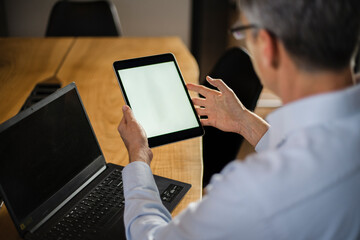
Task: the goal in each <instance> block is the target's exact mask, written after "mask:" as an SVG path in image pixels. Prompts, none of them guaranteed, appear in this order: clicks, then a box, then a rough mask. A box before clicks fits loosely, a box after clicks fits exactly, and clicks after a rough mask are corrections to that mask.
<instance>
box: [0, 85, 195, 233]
mask: <svg viewBox="0 0 360 240" xmlns="http://www.w3.org/2000/svg"><path fill="white" fill-rule="evenodd" d="M0 153H1V158H0V195H1V196H2V197H3V199H4V202H5V205H6V207H7V209H8V211H9V213H10V216H11V218H12V220H13V222H14V224H15V226H16V229H17V231H18V233H19V235H20V236H21V237H22V238H24V239H37V240H39V239H125V229H124V222H123V213H124V205H125V201H124V196H123V190H122V178H121V170H122V169H123V167H122V166H118V165H115V164H111V163H106V161H105V158H104V155H103V153H102V151H101V149H100V146H99V143H98V141H97V139H96V136H95V134H94V131H93V129H92V127H91V124H90V121H89V119H88V116H87V114H86V112H85V109H84V106H83V104H82V101H81V99H80V96H79V93H78V90H77V88H76V85H75V83H71V84H69V85H68V86H66V87H64V88H62V89H59V90H58V91H56V92H55V93H53V94H51V95H50V96H48V97H46V98H45V99H43V100H41V101H40V102H38V103H36V104H34V105H32V106H31V107H29V108H28V109H26V110H24V111H22V112H20V113H19V114H17V115H16V116H14V117H13V118H11V119H9V120H8V121H6V122H4V123H2V124H1V125H0ZM154 179H155V181H156V184H157V186H158V189H159V193H160V197H161V199H162V201H163V204H164V206H165V207H166V208H167V209H168V210H169V211H170V212H171V211H172V210H173V209H174V208H175V206H176V205H177V204H178V203H179V202H180V200H181V199H182V198H183V197H184V195H185V194H186V192H187V191H188V190H189V189H190V187H191V185H190V184H187V183H183V182H179V181H175V180H172V179H167V178H164V177H160V176H156V175H154Z"/></svg>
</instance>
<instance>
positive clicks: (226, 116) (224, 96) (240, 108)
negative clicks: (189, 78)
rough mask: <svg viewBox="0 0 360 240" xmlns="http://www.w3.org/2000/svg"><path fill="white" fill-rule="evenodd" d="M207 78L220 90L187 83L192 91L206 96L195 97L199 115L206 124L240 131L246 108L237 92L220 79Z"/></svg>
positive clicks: (194, 100) (221, 128)
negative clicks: (203, 117)
mask: <svg viewBox="0 0 360 240" xmlns="http://www.w3.org/2000/svg"><path fill="white" fill-rule="evenodd" d="M206 80H207V81H208V82H209V83H210V84H211V85H213V86H214V87H216V88H217V89H219V91H216V90H213V89H210V88H207V87H204V86H201V85H195V84H191V83H190V84H187V88H188V89H189V90H190V91H195V92H197V93H199V94H201V95H202V96H204V97H205V98H193V99H192V101H193V103H194V105H195V106H197V107H196V111H197V113H198V115H199V116H207V119H201V123H202V124H203V125H204V126H213V127H216V128H218V129H220V130H222V131H225V132H235V133H240V132H239V131H240V126H239V123H240V122H241V119H242V118H243V116H244V112H245V111H246V108H245V107H244V105H243V104H242V103H241V102H240V100H239V99H238V98H237V96H236V95H235V93H234V92H233V91H232V90H231V89H230V88H229V87H228V86H227V85H226V84H225V83H224V82H223V81H222V80H220V79H212V78H211V77H209V76H208V77H206Z"/></svg>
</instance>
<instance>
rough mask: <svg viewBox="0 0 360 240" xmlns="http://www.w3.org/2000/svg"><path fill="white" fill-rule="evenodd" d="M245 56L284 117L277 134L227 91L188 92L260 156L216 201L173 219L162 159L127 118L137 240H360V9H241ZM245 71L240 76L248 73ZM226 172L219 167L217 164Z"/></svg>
mask: <svg viewBox="0 0 360 240" xmlns="http://www.w3.org/2000/svg"><path fill="white" fill-rule="evenodd" d="M240 2H241V5H240V6H241V9H242V11H243V17H242V23H243V24H244V26H242V27H239V28H237V29H236V30H234V32H235V34H237V35H239V34H240V31H241V30H244V34H245V40H246V45H247V48H248V51H249V53H250V55H251V56H252V62H253V65H254V67H255V69H256V71H257V74H258V75H259V77H260V79H261V81H262V83H263V85H264V86H265V87H266V88H268V89H270V90H272V91H273V92H275V93H276V94H277V95H278V96H279V97H280V98H281V99H282V101H283V103H284V106H283V107H282V108H280V109H278V110H276V111H275V112H273V113H272V114H271V115H270V116H269V117H268V119H267V120H268V123H267V122H265V121H264V120H262V119H261V118H259V117H258V116H256V115H255V114H253V113H251V112H250V111H248V110H247V109H245V108H244V107H243V105H242V103H241V102H240V101H239V100H238V99H237V97H236V96H235V94H234V93H233V92H232V90H231V89H229V88H228V87H227V86H226V85H225V84H224V83H223V82H222V81H221V80H219V79H211V78H210V77H208V78H207V80H208V81H209V83H210V84H212V85H213V86H215V87H217V88H218V91H215V90H210V89H207V88H205V87H203V86H197V85H194V84H189V85H188V89H189V90H191V91H195V92H198V93H200V94H201V95H203V96H205V98H204V99H201V98H194V99H193V102H194V104H195V105H196V106H197V112H198V114H199V115H200V116H207V117H208V118H207V119H203V120H202V123H203V124H204V125H211V126H214V127H217V128H219V129H221V130H223V131H231V132H236V133H239V134H242V135H243V136H244V137H245V139H247V140H248V141H249V142H250V143H251V144H252V145H254V146H256V150H257V153H256V154H253V155H251V156H249V157H247V158H246V159H245V160H244V161H237V160H235V161H233V162H231V163H230V164H228V165H227V166H226V167H225V168H224V169H223V171H222V172H221V174H218V175H215V176H214V177H213V178H212V180H211V182H210V184H209V186H208V187H207V195H206V196H204V198H203V199H202V200H201V201H199V202H197V203H193V204H190V205H189V206H188V208H187V209H186V210H185V211H183V212H182V213H181V214H179V215H178V216H177V217H175V218H174V219H171V215H170V214H169V213H168V212H167V211H166V209H165V208H164V207H163V206H162V204H161V201H160V198H159V193H158V191H157V188H156V185H155V183H154V181H153V178H152V175H151V170H150V168H149V165H150V162H151V159H152V152H151V150H150V149H149V147H148V145H147V141H146V136H145V133H144V131H143V129H142V128H141V126H139V125H138V123H137V122H136V120H135V118H134V116H133V114H132V112H131V110H130V108H129V107H127V106H124V107H123V113H124V118H123V119H122V121H121V123H120V125H119V129H118V130H119V132H120V134H121V137H122V138H123V140H124V142H125V145H126V147H127V149H128V152H129V159H130V164H129V165H128V166H126V167H125V168H124V171H123V180H124V194H125V199H126V202H125V205H126V207H125V227H126V231H127V237H128V238H129V239H207V240H209V239H359V237H360V85H356V84H355V78H354V76H353V73H352V71H351V69H352V66H351V65H352V64H351V60H352V59H353V55H354V53H355V51H356V45H357V43H358V41H359V32H360V1H358V0H312V1H308V0H293V1H289V0H241V1H240ZM239 67H241V66H239ZM219 161H221V159H219Z"/></svg>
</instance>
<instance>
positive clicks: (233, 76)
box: [203, 47, 262, 186]
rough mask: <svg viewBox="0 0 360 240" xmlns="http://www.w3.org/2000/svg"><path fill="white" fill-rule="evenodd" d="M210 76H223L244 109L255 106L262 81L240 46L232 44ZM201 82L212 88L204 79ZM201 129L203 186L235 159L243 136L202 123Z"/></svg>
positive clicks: (221, 77) (251, 108) (250, 108)
mask: <svg viewBox="0 0 360 240" xmlns="http://www.w3.org/2000/svg"><path fill="white" fill-rule="evenodd" d="M209 76H211V77H212V78H220V79H222V80H223V81H224V82H225V83H226V84H227V85H228V86H229V87H230V88H231V89H232V90H233V91H234V93H235V94H236V95H237V97H238V98H239V99H240V101H241V102H242V103H243V104H244V106H245V107H246V108H247V109H249V110H251V111H253V110H254V109H255V107H256V103H257V100H258V99H259V96H260V93H261V90H262V84H261V83H260V80H259V78H258V76H257V75H256V73H255V71H254V68H253V66H252V63H251V60H250V57H249V56H248V54H247V53H246V52H244V51H243V50H242V49H240V48H238V47H234V48H231V49H229V50H227V51H226V52H225V54H224V55H223V56H222V57H221V58H220V59H219V60H218V62H217V63H216V64H215V66H214V68H213V69H212V71H211V72H210V73H209ZM203 85H204V86H206V87H209V88H212V89H214V87H213V86H211V85H210V84H209V83H208V82H207V81H205V82H204V83H203ZM204 129H205V135H204V136H203V163H204V177H203V186H206V185H207V184H208V183H209V181H210V178H211V176H212V175H213V174H215V173H218V172H220V171H221V169H223V167H224V166H225V165H226V164H227V163H229V162H230V161H232V160H234V159H235V158H236V156H237V153H238V151H239V148H240V146H241V143H242V142H243V140H244V138H243V137H242V136H241V135H239V134H236V133H229V132H223V131H221V130H218V129H216V128H214V127H210V126H205V127H204Z"/></svg>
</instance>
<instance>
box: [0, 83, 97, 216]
mask: <svg viewBox="0 0 360 240" xmlns="http://www.w3.org/2000/svg"><path fill="white" fill-rule="evenodd" d="M0 153H1V157H0V184H1V186H2V188H3V191H4V192H5V193H6V196H7V198H8V201H9V202H10V203H11V205H12V208H13V211H14V213H15V215H16V216H17V218H18V219H19V220H21V219H23V218H24V217H26V216H27V215H28V214H30V213H31V212H32V211H33V210H34V209H36V208H37V207H38V206H40V204H42V203H43V202H45V201H46V200H47V199H49V198H50V197H51V196H52V195H53V194H54V193H55V192H57V191H58V190H59V189H60V188H62V187H63V186H64V185H65V184H66V183H67V182H68V181H70V180H71V179H72V178H74V177H75V176H76V175H77V174H79V172H80V171H81V170H83V169H84V168H85V167H86V166H88V165H89V164H90V163H91V162H92V161H93V160H94V159H96V158H98V157H99V156H100V155H101V150H100V148H99V145H98V143H97V140H96V138H95V136H94V133H93V131H92V128H91V126H90V124H89V122H88V119H87V116H86V114H85V112H84V110H83V107H82V103H81V101H80V99H79V98H78V95H77V92H76V89H75V88H73V89H72V90H70V91H68V92H66V93H65V94H64V95H62V96H60V97H58V98H56V99H55V100H54V101H52V102H50V103H48V104H46V105H45V106H43V107H41V108H40V109H38V110H37V111H35V112H33V113H32V114H30V115H29V116H27V117H25V118H23V119H22V120H20V121H18V122H16V123H15V124H14V125H12V126H10V127H9V128H7V129H5V130H4V131H2V132H0Z"/></svg>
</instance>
